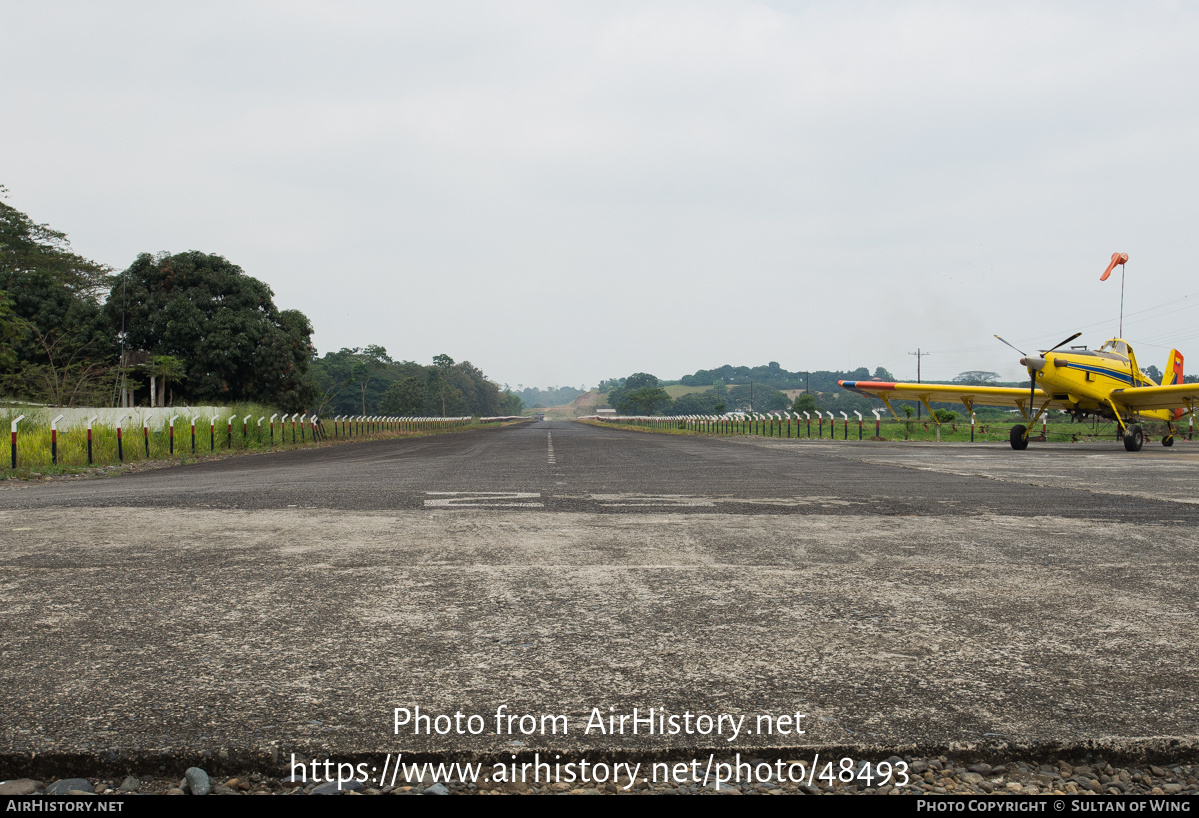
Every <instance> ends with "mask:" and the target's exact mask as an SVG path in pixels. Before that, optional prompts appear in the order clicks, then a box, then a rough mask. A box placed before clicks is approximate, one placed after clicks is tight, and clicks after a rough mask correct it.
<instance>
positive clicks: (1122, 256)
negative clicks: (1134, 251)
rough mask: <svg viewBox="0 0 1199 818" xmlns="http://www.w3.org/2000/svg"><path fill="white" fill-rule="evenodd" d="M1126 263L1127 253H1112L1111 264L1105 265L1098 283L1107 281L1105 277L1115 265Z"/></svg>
mask: <svg viewBox="0 0 1199 818" xmlns="http://www.w3.org/2000/svg"><path fill="white" fill-rule="evenodd" d="M1127 261H1128V253H1112V263H1111V264H1109V265H1107V269H1106V270H1104V271H1103V275H1101V276H1099V280H1100V281H1107V277H1108V276H1110V275H1111V274H1112V270H1114V269H1116V265H1117V264H1124V263H1125V262H1127Z"/></svg>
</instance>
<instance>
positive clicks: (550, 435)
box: [545, 432, 558, 466]
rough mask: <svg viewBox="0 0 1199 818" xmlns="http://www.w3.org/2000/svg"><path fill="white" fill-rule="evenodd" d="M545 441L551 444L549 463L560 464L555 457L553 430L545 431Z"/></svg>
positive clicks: (548, 444)
mask: <svg viewBox="0 0 1199 818" xmlns="http://www.w3.org/2000/svg"><path fill="white" fill-rule="evenodd" d="M545 443H546V445H547V446H549V464H550V465H551V466H556V465H557V464H558V461H557V460H555V459H554V434H553V432H546V433H545Z"/></svg>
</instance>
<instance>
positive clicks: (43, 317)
mask: <svg viewBox="0 0 1199 818" xmlns="http://www.w3.org/2000/svg"><path fill="white" fill-rule="evenodd" d="M6 194H7V191H6V190H5V188H4V187H3V186H0V198H3V197H5V196H6ZM109 272H110V271H109V269H108V268H107V267H105V266H104V265H102V264H98V263H97V262H94V261H91V260H90V259H86V258H84V257H82V256H80V255H77V254H75V253H74V252H72V251H71V249H70V242H69V241H67V237H66V234H65V233H62V232H60V231H58V230H54V229H52V228H51V227H49V226H48V225H45V224H38V223H37V222H35V221H34V220H33V219H31V218H29V216H27V215H25V214H24V213H22V212H21V211H19V210H17V209H16V208H13V207H12V206H10V205H8V204H5V203H4V202H2V201H0V297H2V303H0V374H3V376H4V382H5V386H6V387H7V388H8V389H10V390H11V391H13V392H15V393H18V394H22V395H25V396H27V397H30V398H34V399H37V400H45V401H48V402H50V403H53V404H61V403H63V402H64V401H69V402H72V403H73V402H76V401H78V400H81V399H83V398H84V397H85V396H86V398H87V399H95V398H96V397H97V395H96V394H95V392H96V390H97V388H98V384H99V382H100V380H102V379H103V378H105V377H107V375H108V371H107V370H108V369H109V368H110V366H111V365H112V363H113V359H114V357H115V350H116V348H115V345H114V343H113V341H114V338H113V336H112V331H111V327H110V325H109V323H108V320H107V318H106V317H105V316H104V314H103V312H102V311H101V308H100V305H99V293H100V292H101V290H102V289H103V286H104V284H105V282H106V281H107V275H108V273H109Z"/></svg>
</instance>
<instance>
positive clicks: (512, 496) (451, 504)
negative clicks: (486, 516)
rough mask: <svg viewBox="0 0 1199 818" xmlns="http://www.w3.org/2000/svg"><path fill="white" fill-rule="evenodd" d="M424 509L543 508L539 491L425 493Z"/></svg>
mask: <svg viewBox="0 0 1199 818" xmlns="http://www.w3.org/2000/svg"><path fill="white" fill-rule="evenodd" d="M425 494H427V495H429V497H430V499H427V500H425V508H545V504H544V503H534V502H530V501H531V500H533V499H535V498H539V497H541V492H539V491H426V492H425Z"/></svg>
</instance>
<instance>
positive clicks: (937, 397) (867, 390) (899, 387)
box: [837, 381, 1139, 409]
mask: <svg viewBox="0 0 1199 818" xmlns="http://www.w3.org/2000/svg"><path fill="white" fill-rule="evenodd" d="M837 383H838V384H839V385H840V386H841V388H842V389H848V390H849V391H850V392H857V393H858V394H859V395H866V396H867V397H871V398H879V399H880V400H882V401H884V402H887V401H891V400H922V399H923V400H926V401H929V402H933V401H937V402H940V403H961V404H966V403H969V404H970V405H972V406H1005V407H1008V408H1011V409H1016V408H1022V407H1023V406H1025V405H1026V404H1027V403H1028V390H1027V389H1020V388H1019V387H1013V386H967V385H965V384H960V383H891V382H889V381H837ZM1129 391H1131V390H1129ZM1138 391H1139V390H1138ZM1033 394H1034V395H1035V398H1034V400H1035V401H1036V405H1037V406H1041V405H1042V404H1043V403H1044V402H1045V401H1046V400H1047V399H1048V398H1047V396H1046V395H1045V393H1044V392H1042V391H1041V390H1040V388H1038V389H1037V390H1036V392H1035V393H1033ZM1062 405H1063V406H1066V404H1062Z"/></svg>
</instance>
